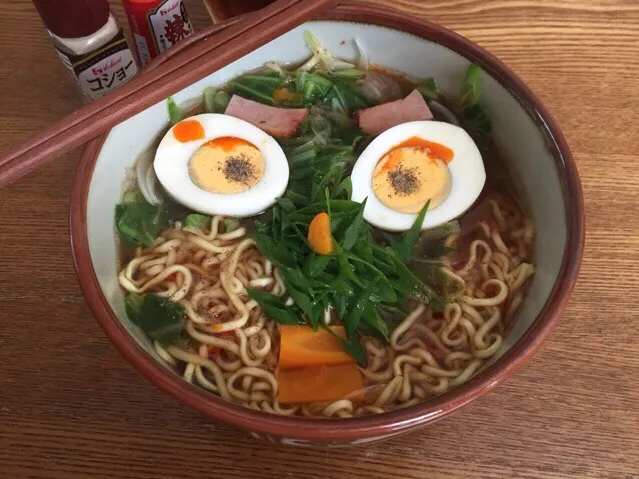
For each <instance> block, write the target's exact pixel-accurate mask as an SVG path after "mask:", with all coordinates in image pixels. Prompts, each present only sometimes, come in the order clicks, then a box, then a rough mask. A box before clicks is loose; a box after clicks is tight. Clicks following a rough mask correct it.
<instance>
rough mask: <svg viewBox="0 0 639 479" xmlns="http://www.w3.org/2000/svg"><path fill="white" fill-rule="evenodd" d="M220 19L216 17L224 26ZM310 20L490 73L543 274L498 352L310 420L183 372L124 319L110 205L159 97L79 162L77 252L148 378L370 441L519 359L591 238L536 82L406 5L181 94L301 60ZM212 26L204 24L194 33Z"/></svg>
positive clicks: (459, 71)
mask: <svg viewBox="0 0 639 479" xmlns="http://www.w3.org/2000/svg"><path fill="white" fill-rule="evenodd" d="M223 27H224V24H221V25H217V26H215V27H213V28H214V29H219V28H223ZM307 28H310V29H312V30H313V32H314V33H316V34H317V36H318V37H319V38H321V39H322V40H323V41H325V42H326V44H327V46H328V47H329V48H330V49H331V50H332V51H333V52H334V53H335V54H336V55H338V56H343V57H354V56H355V49H354V46H353V42H352V39H353V38H354V37H358V38H359V39H360V40H361V41H362V43H363V44H364V45H366V46H367V48H368V50H369V54H370V56H371V57H372V60H373V61H374V63H376V64H379V65H383V66H386V67H390V68H392V69H394V70H397V71H402V72H406V73H409V74H412V75H415V76H416V77H429V76H433V77H435V78H437V80H438V82H439V83H440V86H441V87H442V88H443V90H445V91H450V92H456V91H458V89H459V85H460V83H461V80H462V78H463V74H464V71H465V69H466V67H467V65H468V62H469V61H470V62H474V63H477V64H478V65H480V66H481V68H482V69H483V70H484V72H485V82H484V89H483V93H482V95H483V97H482V102H483V103H484V104H485V105H486V107H487V108H488V110H489V111H490V113H491V118H492V121H493V124H494V137H495V140H496V142H497V143H499V144H500V146H501V147H502V148H503V150H504V151H505V153H506V157H507V159H508V161H509V162H510V163H511V166H512V167H513V168H514V169H515V170H517V172H518V173H519V176H521V178H522V179H523V185H524V188H525V189H526V190H527V193H528V196H529V197H530V199H531V207H532V212H533V215H534V218H535V221H536V228H537V249H536V257H535V263H536V266H537V273H536V275H535V278H534V280H533V284H532V286H531V289H530V292H529V294H528V296H527V298H526V299H525V301H524V304H523V306H522V309H521V312H520V314H519V316H518V318H517V321H516V324H515V325H514V327H513V330H512V331H511V332H510V334H509V335H508V336H507V338H506V339H505V342H504V346H503V349H502V351H500V352H499V353H498V355H497V357H496V358H494V359H493V360H491V362H490V363H489V364H488V365H487V366H486V367H485V368H483V369H482V370H481V372H479V373H478V374H477V375H476V376H475V377H473V378H472V379H471V380H470V381H468V382H467V383H465V384H463V385H462V386H460V387H458V388H456V389H453V390H451V391H448V392H447V393H445V394H442V395H441V396H437V397H435V398H432V399H430V400H427V401H424V402H423V403H421V404H418V405H416V406H413V407H410V408H407V409H403V410H398V411H394V412H390V413H385V414H381V415H375V416H370V417H360V418H354V419H333V420H321V419H306V418H289V417H280V416H274V415H269V414H265V413H261V412H257V411H253V410H249V409H245V408H243V407H241V406H238V405H235V404H232V403H230V402H226V401H224V400H222V399H220V398H219V397H217V396H214V395H212V394H210V393H208V392H206V391H204V390H202V389H199V388H197V387H196V386H193V385H191V384H189V383H187V382H185V381H183V380H182V379H181V377H180V376H178V375H177V374H175V373H174V372H172V371H171V370H170V369H169V368H168V367H166V366H165V365H164V364H163V363H162V362H161V361H160V360H159V358H158V357H157V356H156V355H155V353H154V351H153V348H152V346H151V344H150V342H149V341H148V339H147V338H146V337H145V336H144V334H143V333H142V332H141V331H140V330H139V329H137V327H136V326H134V325H133V324H131V322H130V321H128V319H127V317H126V315H125V313H124V307H123V295H122V292H121V291H120V288H119V286H118V283H117V271H116V239H115V232H114V227H113V224H112V218H113V210H114V207H115V205H116V204H117V203H118V202H119V200H120V194H121V182H122V179H123V175H124V171H125V168H126V167H129V166H132V164H133V163H134V161H135V158H136V157H137V155H138V154H140V153H141V152H142V151H144V150H145V149H146V148H147V147H148V145H149V144H150V143H151V141H152V139H153V138H154V137H155V136H156V135H157V134H158V133H159V132H160V131H161V130H162V128H163V127H164V126H165V124H166V121H167V117H166V108H165V106H164V104H158V105H155V106H153V107H151V108H149V109H148V110H146V111H144V112H142V113H140V114H138V115H136V116H135V117H133V118H131V119H130V120H127V121H126V122H124V123H122V124H120V125H118V126H117V127H115V128H114V129H113V130H112V131H111V132H110V133H108V134H107V135H104V136H103V137H101V138H99V139H97V140H95V141H93V142H91V143H90V144H89V145H88V146H87V148H86V150H85V152H84V155H83V157H82V160H81V161H80V164H79V165H78V168H77V171H76V175H75V182H74V187H73V197H72V201H71V238H72V247H73V257H74V260H75V264H76V268H77V272H78V277H79V279H80V284H81V287H82V290H83V292H84V295H85V297H86V300H87V302H88V304H89V306H90V308H91V310H92V311H93V314H94V315H95V317H96V319H97V321H98V323H99V324H100V326H101V327H102V329H104V331H105V333H106V334H107V336H108V337H109V339H110V340H111V341H112V342H113V344H114V345H115V347H116V348H117V349H118V350H119V351H120V353H121V354H122V355H123V356H124V357H125V358H126V359H127V360H128V361H129V362H130V363H131V364H132V365H133V366H134V367H135V368H136V369H137V370H138V371H140V373H142V374H143V375H144V376H145V377H146V378H147V379H148V380H149V381H151V382H152V383H153V384H155V385H157V386H158V387H160V388H161V389H163V390H164V391H166V392H168V393H170V394H172V395H173V396H175V397H176V398H177V399H179V400H180V401H183V402H184V403H185V404H187V405H189V406H191V407H193V408H196V409H198V410H199V411H201V412H203V413H205V414H206V415H208V416H209V417H211V419H213V420H214V421H219V422H224V423H227V424H231V425H233V426H236V427H238V428H241V429H244V430H246V431H248V432H250V433H251V434H253V435H254V436H256V437H265V438H268V439H269V440H272V441H276V442H283V443H287V444H296V445H310V444H318V443H319V444H346V443H351V444H355V443H365V442H369V441H374V440H378V439H382V438H387V437H390V436H394V435H397V434H400V433H403V432H407V431H411V430H414V429H416V428H418V427H421V426H424V425H426V424H429V423H432V422H434V421H436V420H438V419H441V418H443V417H444V416H446V415H448V414H450V413H452V412H453V411H455V410H456V409H458V408H460V407H461V406H463V405H465V404H468V403H469V402H470V401H472V400H474V399H476V398H478V397H479V396H481V395H482V394H484V393H486V392H488V391H489V390H491V389H492V388H494V387H495V386H497V384H499V383H500V382H502V381H503V380H505V379H506V378H508V377H509V376H511V375H512V374H513V373H514V372H515V371H517V369H519V368H520V367H521V366H522V365H523V364H524V362H526V360H528V358H530V356H531V355H532V354H533V353H534V352H535V350H536V349H537V348H538V347H539V346H540V344H541V343H542V341H543V340H544V339H545V338H546V336H547V335H548V334H549V333H550V331H551V329H552V328H553V327H554V325H555V324H556V322H557V321H558V319H559V317H560V315H561V313H562V311H563V310H564V308H565V307H566V304H567V302H568V297H569V295H570V292H571V291H572V288H573V286H574V284H575V281H576V279H577V273H578V270H579V266H580V262H581V257H582V250H583V245H584V206H583V198H582V193H581V186H580V183H579V178H578V175H577V169H576V167H575V163H574V161H573V158H572V155H571V153H570V150H569V148H568V145H567V144H566V140H565V139H564V137H563V135H562V134H561V131H560V130H559V127H558V125H557V123H556V122H555V121H554V120H553V118H552V117H551V115H550V113H549V112H548V110H546V108H545V107H544V106H543V105H542V104H541V102H540V101H539V100H538V99H537V97H535V95H534V94H533V93H532V91H531V90H530V89H529V88H528V87H527V86H526V85H525V84H524V83H523V82H522V81H521V80H520V79H519V78H518V77H517V76H516V75H515V74H514V73H513V72H511V71H510V70H509V69H508V68H507V67H506V66H505V65H504V64H503V63H502V62H500V61H499V60H498V59H496V58H495V57H494V56H492V55H491V54H489V53H488V52H486V51H485V50H483V49H482V48H480V47H479V46H477V45H475V44H474V43H472V42H470V41H468V40H467V39H465V38H463V37H461V36H459V35H457V34H455V33H453V32H451V31H449V30H446V29H444V28H442V27H440V26H437V25H434V24H432V23H429V22H427V21H424V20H420V19H417V18H414V17H410V16H408V15H406V14H405V13H401V12H391V11H385V10H379V9H376V8H373V7H365V6H340V7H337V8H335V9H333V10H331V11H329V12H327V13H325V14H324V15H323V16H322V17H321V18H320V19H318V20H317V21H312V22H309V23H307V24H305V25H303V26H301V27H299V28H297V29H295V30H293V31H291V32H288V33H286V34H284V35H282V36H281V37H280V38H277V39H276V40H274V41H272V42H270V43H267V44H266V45H265V46H263V47H261V48H259V49H257V50H255V51H254V52H252V53H249V54H248V55H246V56H245V57H243V58H240V59H238V60H237V61H235V62H234V63H232V64H230V65H228V66H227V67H225V68H223V69H221V70H219V71H218V72H216V73H214V74H212V75H210V76H209V77H208V78H206V79H204V80H202V81H199V82H197V83H195V84H193V85H192V86H190V87H188V88H186V89H185V90H183V91H181V92H180V93H178V94H177V95H175V98H176V100H177V101H178V102H180V101H186V100H188V99H192V98H195V97H197V96H198V95H199V94H200V92H201V91H202V89H203V88H204V87H205V86H208V85H216V84H220V83H223V82H224V81H226V80H228V79H229V78H231V77H233V76H234V75H236V74H238V73H240V72H242V71H246V70H249V69H252V68H255V67H258V66H260V65H261V64H263V63H264V62H265V61H268V60H277V61H299V60H302V59H303V58H304V57H305V56H307V51H306V47H305V45H304V42H303V39H302V32H303V30H304V29H307ZM210 33H211V32H203V33H202V34H200V37H199V38H202V37H206V36H207V35H209V34H210Z"/></svg>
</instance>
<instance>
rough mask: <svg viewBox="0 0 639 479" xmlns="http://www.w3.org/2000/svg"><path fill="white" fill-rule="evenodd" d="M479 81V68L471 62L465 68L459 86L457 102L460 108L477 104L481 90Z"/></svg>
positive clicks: (480, 81)
mask: <svg viewBox="0 0 639 479" xmlns="http://www.w3.org/2000/svg"><path fill="white" fill-rule="evenodd" d="M481 83H482V78H481V68H479V66H478V65H476V64H474V63H471V65H470V66H469V67H468V70H466V77H465V78H464V82H463V83H462V87H461V95H460V97H459V104H460V105H461V107H462V108H470V107H472V106H474V105H476V104H477V102H478V101H479V95H480V91H481Z"/></svg>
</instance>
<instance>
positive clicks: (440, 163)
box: [373, 142, 452, 213]
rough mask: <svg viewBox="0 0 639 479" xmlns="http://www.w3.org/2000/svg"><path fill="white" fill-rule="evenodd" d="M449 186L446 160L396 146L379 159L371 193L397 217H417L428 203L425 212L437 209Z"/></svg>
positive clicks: (430, 152)
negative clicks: (395, 212) (428, 203)
mask: <svg viewBox="0 0 639 479" xmlns="http://www.w3.org/2000/svg"><path fill="white" fill-rule="evenodd" d="M405 143H406V142H405ZM444 148H446V147H444ZM446 159H448V157H446ZM451 159H452V157H451ZM449 161H450V160H449ZM451 186H452V178H451V174H450V170H449V169H448V167H447V166H446V162H445V160H444V159H442V158H441V157H440V156H438V155H437V154H436V152H435V151H433V150H432V149H431V148H426V147H423V146H421V145H417V144H415V145H411V144H407V145H404V144H400V145H398V146H397V147H395V148H394V149H392V150H391V151H389V152H388V153H387V154H386V155H384V157H382V159H381V160H380V161H379V163H378V164H377V166H376V167H375V171H374V172H373V193H374V194H375V196H376V197H377V199H379V201H381V202H382V203H383V204H384V205H386V206H387V207H388V208H390V209H392V210H394V211H397V212H400V213H419V212H420V211H421V209H422V208H423V207H424V205H425V204H426V202H427V201H429V200H430V205H429V208H428V209H429V210H432V209H434V208H437V207H438V206H439V205H440V204H442V202H443V201H444V200H445V199H446V197H447V196H448V194H449V193H450V189H451Z"/></svg>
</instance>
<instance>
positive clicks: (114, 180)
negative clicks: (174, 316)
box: [86, 21, 568, 374]
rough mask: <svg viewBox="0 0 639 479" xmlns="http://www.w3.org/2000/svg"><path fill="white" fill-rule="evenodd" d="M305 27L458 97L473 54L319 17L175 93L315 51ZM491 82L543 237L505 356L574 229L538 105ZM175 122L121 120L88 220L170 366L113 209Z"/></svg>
mask: <svg viewBox="0 0 639 479" xmlns="http://www.w3.org/2000/svg"><path fill="white" fill-rule="evenodd" d="M305 29H311V30H312V31H313V32H314V33H315V34H316V35H317V36H318V37H319V38H320V39H321V40H322V41H323V42H324V43H325V44H326V46H327V47H328V48H329V49H330V50H331V51H332V52H333V53H334V54H335V55H336V56H340V57H345V58H356V56H357V53H356V48H355V45H354V42H353V38H354V37H358V38H359V39H360V40H361V42H362V44H363V45H364V46H365V48H366V50H367V51H368V53H369V55H370V57H371V60H372V61H373V62H374V63H375V64H378V65H381V66H384V67H388V68H390V69H393V70H396V71H399V72H405V73H406V74H408V75H411V76H415V77H418V78H425V77H434V78H436V79H437V82H438V84H439V85H440V87H441V88H442V90H444V91H446V92H449V93H451V94H453V95H456V94H457V92H458V91H459V89H460V86H461V82H462V80H463V77H464V73H465V70H466V68H467V66H468V64H469V61H468V59H466V58H464V57H463V56H461V55H460V54H458V53H456V52H455V51H453V50H451V49H449V48H447V47H445V46H442V45H440V44H438V43H435V42H432V41H429V40H426V39H424V38H421V37H418V36H414V35H411V34H408V33H404V32H401V31H398V30H393V29H390V28H386V27H381V26H376V25H367V24H354V23H350V22H342V21H312V22H308V23H306V24H304V25H302V26H300V27H298V28H296V29H294V30H292V31H290V32H288V33H286V34H284V35H282V36H281V37H279V38H277V39H276V40H274V41H272V42H270V43H268V44H266V45H264V46H263V47H261V48H259V49H257V50H255V51H254V52H252V53H250V54H249V55H247V56H245V57H243V58H241V59H239V60H237V61H235V62H234V63H232V64H230V65H228V66H227V67H225V68H223V69H221V70H219V71H217V72H216V73H214V74H212V75H210V76H209V77H207V78H205V79H203V80H201V81H199V82H197V83H195V84H193V85H191V86H190V87H189V88H186V89H184V90H182V91H181V92H179V93H177V94H176V95H174V98H175V100H176V101H177V102H178V103H180V102H184V101H187V100H192V99H194V98H196V97H198V96H199V95H200V94H201V92H202V90H203V89H204V88H205V87H206V86H210V85H213V86H215V85H220V84H222V83H224V82H225V81H227V80H229V79H230V78H232V77H234V76H236V75H238V74H240V73H242V72H244V71H247V70H251V69H254V68H256V67H259V66H261V65H262V64H263V63H264V62H266V61H271V60H275V61H278V62H296V61H301V60H303V59H305V58H306V57H308V55H309V53H308V50H307V48H306V45H305V43H304V39H303V31H304V30H305ZM484 79H485V80H484V86H483V91H482V100H481V101H482V103H483V104H484V105H485V106H486V107H487V108H488V110H489V112H490V115H491V119H492V121H493V130H494V137H495V139H496V141H497V143H498V144H499V145H500V146H501V147H502V149H503V150H504V152H505V154H506V159H507V161H508V162H509V163H510V165H511V166H512V168H513V169H514V170H515V171H516V172H517V173H518V175H519V177H520V178H521V180H522V183H523V186H524V188H525V190H526V192H527V196H528V198H529V199H530V203H531V205H530V206H531V209H532V213H533V216H534V219H535V222H536V235H537V250H536V256H535V263H536V267H537V272H536V274H535V276H534V280H533V283H532V286H531V288H530V291H529V293H528V295H527V298H526V300H525V302H524V304H523V307H522V308H521V311H520V314H519V315H518V319H517V321H516V324H515V326H514V327H513V329H512V330H511V332H510V334H509V336H508V337H507V338H506V340H505V343H504V346H503V349H502V351H501V352H500V353H499V354H498V355H497V357H499V356H501V355H503V354H505V352H506V351H507V350H508V348H511V347H512V346H513V345H514V344H515V343H516V342H517V341H518V339H520V338H521V337H522V335H523V334H524V333H525V332H526V330H527V329H528V328H529V327H530V326H531V324H532V323H533V322H534V321H535V319H536V317H537V315H538V314H539V313H540V311H541V310H542V308H543V307H544V305H545V303H546V302H547V300H548V298H549V295H550V293H551V290H552V289H553V287H554V285H555V282H556V280H557V278H558V276H559V273H560V268H561V265H562V259H563V256H564V251H565V248H566V242H567V236H568V234H567V219H566V204H565V201H564V196H563V191H562V186H561V182H560V179H559V174H558V170H557V168H558V167H557V164H556V162H555V160H554V159H553V157H552V154H551V153H550V151H549V149H548V148H547V146H546V141H545V137H544V134H543V133H542V131H541V130H540V128H539V126H538V125H537V123H536V122H535V120H534V112H528V111H526V109H525V108H524V107H523V106H522V105H521V104H520V103H519V102H518V101H517V99H516V98H515V97H514V96H513V95H512V94H511V93H510V92H509V89H508V87H506V86H504V85H502V84H500V83H499V82H498V81H497V80H496V79H494V78H492V77H490V76H489V75H487V74H486V75H484ZM167 121H168V115H167V110H166V105H165V103H164V102H161V103H158V104H156V105H154V106H153V107H151V108H149V109H147V110H145V111H144V112H142V113H140V114H138V115H136V116H135V117H133V118H131V119H129V120H127V121H126V122H124V123H122V124H120V125H118V126H116V127H115V128H113V130H112V131H111V132H110V133H109V134H108V136H107V138H106V140H105V141H104V144H103V147H102V149H101V151H100V152H99V155H98V158H97V162H96V163H95V168H94V170H93V173H92V175H91V177H90V188H89V193H88V203H87V224H86V227H87V235H88V245H89V251H90V256H91V260H92V263H93V268H94V270H95V273H96V275H97V278H98V281H99V287H100V289H101V291H102V293H103V294H104V296H105V297H106V299H107V301H108V303H109V305H110V307H111V308H112V309H113V311H115V313H116V315H117V317H118V319H119V321H121V322H122V324H123V325H124V326H125V327H126V329H127V330H128V331H129V332H130V334H131V336H132V337H133V338H135V341H136V342H137V343H138V344H139V345H140V346H141V347H142V348H144V349H145V350H146V351H147V353H148V354H149V355H151V356H153V357H155V358H156V359H157V360H158V361H159V362H160V363H161V364H163V365H164V363H163V362H162V361H160V359H159V357H157V355H156V353H155V352H154V350H153V347H152V345H151V343H150V342H149V340H148V339H147V338H146V337H145V335H144V334H143V333H142V332H141V331H140V330H139V329H138V328H137V327H136V326H135V325H133V324H132V323H131V322H130V321H129V320H128V319H127V317H126V314H125V312H124V300H123V295H122V292H121V290H120V287H119V286H118V281H117V273H118V271H117V270H116V265H117V259H116V239H115V232H114V226H113V220H112V219H113V211H114V207H115V205H116V204H117V203H118V202H119V201H120V198H121V188H122V181H123V178H124V172H125V169H126V168H127V167H130V166H132V165H133V163H134V161H135V159H136V157H137V156H138V155H139V154H140V153H142V152H143V151H144V150H146V149H147V147H148V146H149V145H150V144H151V142H152V141H153V140H154V138H155V137H156V136H157V135H158V133H159V132H161V131H162V130H163V128H165V126H166V124H167ZM497 357H495V358H493V361H495V360H496V359H497ZM167 369H168V368H167ZM480 374H481V373H480Z"/></svg>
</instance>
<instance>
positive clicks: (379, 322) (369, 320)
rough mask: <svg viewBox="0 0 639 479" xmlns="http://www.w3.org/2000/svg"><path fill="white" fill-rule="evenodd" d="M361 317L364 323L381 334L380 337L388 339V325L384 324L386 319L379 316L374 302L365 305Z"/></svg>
mask: <svg viewBox="0 0 639 479" xmlns="http://www.w3.org/2000/svg"><path fill="white" fill-rule="evenodd" d="M363 319H364V322H365V323H366V324H368V325H369V326H371V327H372V328H373V329H374V330H375V331H377V332H378V333H379V334H381V335H382V337H383V338H384V339H385V340H386V342H388V341H389V339H388V325H387V324H386V321H384V318H382V317H381V316H380V314H379V312H378V311H377V307H376V306H375V304H374V303H372V302H369V303H368V304H367V305H366V306H365V308H364V315H363Z"/></svg>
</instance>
